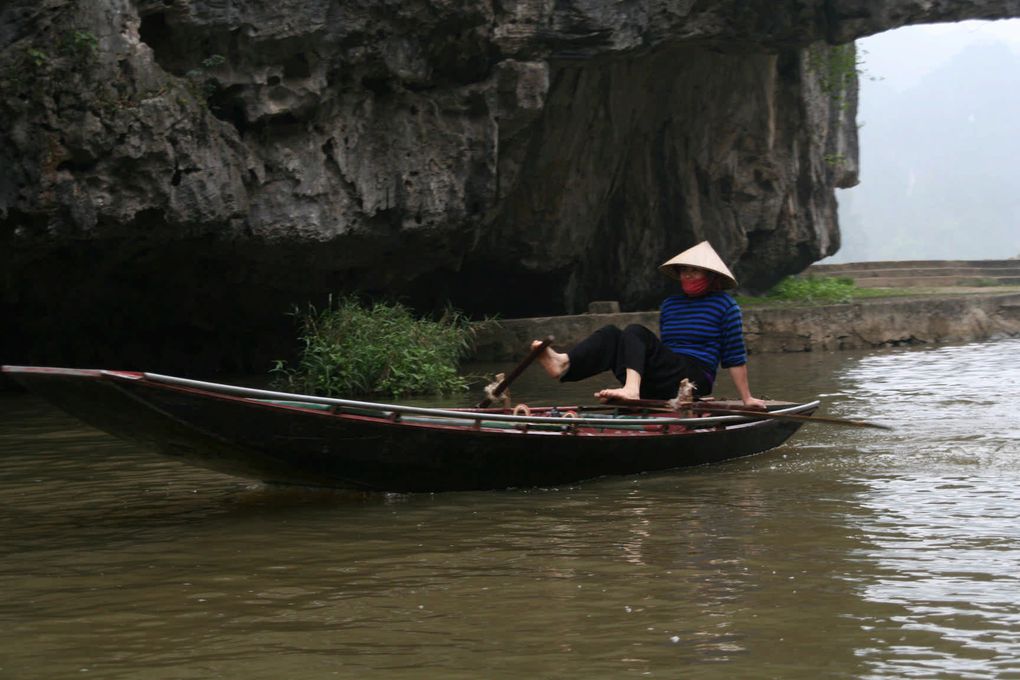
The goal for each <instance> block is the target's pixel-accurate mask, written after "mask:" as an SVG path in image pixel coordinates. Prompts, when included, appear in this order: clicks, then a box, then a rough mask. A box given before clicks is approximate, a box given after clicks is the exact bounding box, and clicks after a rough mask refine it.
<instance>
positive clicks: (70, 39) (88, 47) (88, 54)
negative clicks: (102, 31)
mask: <svg viewBox="0 0 1020 680" xmlns="http://www.w3.org/2000/svg"><path fill="white" fill-rule="evenodd" d="M60 42H61V45H60V50H61V52H63V53H64V54H65V55H67V56H68V57H71V58H72V59H77V60H79V61H80V62H83V63H84V62H88V61H90V60H91V59H92V58H93V57H94V56H95V54H96V50H97V49H98V48H99V39H98V38H97V37H96V36H95V34H93V33H92V32H91V31H79V30H71V31H67V32H66V33H64V34H63V36H62V38H61V41H60Z"/></svg>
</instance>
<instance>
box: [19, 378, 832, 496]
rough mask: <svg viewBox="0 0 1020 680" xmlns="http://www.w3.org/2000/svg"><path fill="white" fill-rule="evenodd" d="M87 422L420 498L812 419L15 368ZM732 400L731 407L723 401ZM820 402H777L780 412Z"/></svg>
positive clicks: (695, 455)
mask: <svg viewBox="0 0 1020 680" xmlns="http://www.w3.org/2000/svg"><path fill="white" fill-rule="evenodd" d="M3 372H4V373H5V374H7V375H8V376H9V377H10V378H12V379H14V380H15V381H17V382H19V383H21V384H22V385H24V386H25V387H27V388H28V389H29V390H31V391H33V392H35V393H37V394H39V395H41V396H42V397H44V398H46V399H47V400H49V401H50V402H52V403H53V404H55V405H56V406H58V407H60V408H61V409H63V410H64V411H66V412H68V413H70V414H71V415H73V416H75V417H77V418H79V419H81V420H83V421H85V422H86V423H88V424H90V425H92V426H94V427H97V428H99V429H101V430H105V431H107V432H109V433H111V434H113V435H116V436H118V437H121V438H123V439H127V440H130V441H133V442H137V443H139V444H142V445H144V446H145V447H147V448H151V449H153V450H155V451H156V452H159V453H162V454H164V455H167V456H169V457H171V458H175V459H177V460H180V461H183V462H186V463H190V464H192V465H197V466H201V467H205V468H210V469H212V470H217V471H219V472H224V473H227V474H231V475H237V476H241V477H247V478H252V479H256V480H261V481H265V482H273V483H282V484H298V485H309V486H321V487H332V488H345V489H359V490H365V491H390V492H415V491H456V490H468V489H500V488H509V487H534V486H538V487H547V486H554V485H560V484H565V483H570V482H576V481H580V480H584V479H590V478H594V477H601V476H605V475H628V474H635V473H640V472H651V471H657V470H667V469H671V468H680V467H686V466H693V465H702V464H706V463H716V462H719V461H723V460H728V459H731V458H738V457H741V456H748V455H751V454H754V453H759V452H762V451H766V450H768V449H771V448H773V447H775V446H778V445H779V444H782V443H783V442H784V441H786V440H787V439H788V438H789V437H790V436H791V435H792V434H793V433H794V432H795V431H796V430H797V428H798V427H800V425H801V423H800V422H797V421H790V420H785V419H781V418H770V419H759V418H753V417H745V416H733V415H725V416H711V417H680V416H679V415H678V414H676V413H672V412H668V411H663V410H650V409H643V410H639V409H635V408H614V407H608V406H588V407H583V406H569V407H543V408H535V409H532V410H531V413H530V415H521V414H518V415H515V414H514V413H512V412H511V411H510V410H508V409H502V408H488V409H471V408H465V409H459V408H425V407H415V406H406V405H398V404H383V403H374V402H366V401H353V400H348V399H332V398H327V397H317V396H309V395H299V394H290V393H285V392H274V391H269V390H259V389H250V388H245V387H238V386H232V385H222V384H217V383H209V382H202V381H198V380H189V379H185V378H176V377H172V376H166V375H159V374H154V373H136V372H126V371H106V370H82V369H66V368H42V367H19V366H4V367H3ZM716 403H720V402H716ZM817 406H818V402H817V401H813V402H810V403H803V404H795V403H789V402H770V404H769V410H770V411H771V412H772V413H773V414H801V415H807V414H810V413H812V412H813V411H814V410H815V409H816V408H817Z"/></svg>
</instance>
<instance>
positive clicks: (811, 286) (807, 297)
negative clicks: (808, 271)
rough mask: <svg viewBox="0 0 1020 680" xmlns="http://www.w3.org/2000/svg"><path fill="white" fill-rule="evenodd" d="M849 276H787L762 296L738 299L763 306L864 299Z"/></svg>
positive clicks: (742, 303) (815, 303)
mask: <svg viewBox="0 0 1020 680" xmlns="http://www.w3.org/2000/svg"><path fill="white" fill-rule="evenodd" d="M863 293H864V291H863V290H862V289H860V288H858V287H857V286H856V285H854V281H853V279H851V278H847V277H829V276H818V277H815V276H788V277H786V278H785V279H783V280H782V281H780V282H779V283H777V284H776V285H775V286H773V287H772V289H771V290H769V291H768V292H767V293H765V295H763V296H761V297H752V298H749V297H744V296H739V297H738V301H739V302H740V304H741V305H761V304H772V303H780V304H807V305H819V304H836V303H843V302H851V301H852V300H853V299H854V298H856V297H862V296H865V297H866V295H864V294H863Z"/></svg>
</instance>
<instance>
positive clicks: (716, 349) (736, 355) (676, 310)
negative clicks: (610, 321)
mask: <svg viewBox="0 0 1020 680" xmlns="http://www.w3.org/2000/svg"><path fill="white" fill-rule="evenodd" d="M659 337H660V338H662V342H663V344H665V345H666V346H667V347H669V348H670V349H671V350H673V351H674V352H676V353H678V354H685V355H687V356H690V357H694V358H695V359H697V360H698V361H700V362H701V363H703V364H704V365H705V366H706V367H708V369H709V370H710V371H711V372H712V375H713V376H714V375H715V371H716V367H718V366H719V365H720V363H721V364H722V367H723V368H731V367H733V366H742V365H744V364H746V363H747V350H746V349H745V348H744V324H743V319H742V318H741V314H740V306H739V305H738V304H737V301H736V300H734V299H733V298H732V297H730V296H729V295H728V294H727V293H723V292H713V293H709V294H707V295H704V296H702V297H695V298H691V297H687V296H686V295H671V296H669V297H668V298H666V299H665V300H663V301H662V307H661V308H660V310H659Z"/></svg>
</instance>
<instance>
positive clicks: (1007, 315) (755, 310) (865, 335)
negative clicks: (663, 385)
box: [474, 289, 1020, 361]
mask: <svg viewBox="0 0 1020 680" xmlns="http://www.w3.org/2000/svg"><path fill="white" fill-rule="evenodd" d="M743 311H744V331H745V336H746V339H747V345H748V350H749V351H750V352H751V353H761V352H810V351H815V350H843V349H866V348H875V347H891V346H898V345H926V344H950V343H959V342H970V341H975V340H988V339H992V338H998V337H1013V336H1020V290H1010V291H1008V292H1006V291H1002V290H1001V289H1000V290H999V291H996V292H987V293H985V292H981V293H976V292H975V293H963V292H954V293H948V294H924V295H910V296H903V297H889V298H868V299H864V300H860V301H857V302H851V303H846V304H833V305H818V306H804V305H802V306H795V305H790V304H783V305H778V304H777V305H773V306H758V305H753V306H747V307H745V308H744V310H743ZM632 323H633V324H642V325H644V326H647V327H649V328H652V329H658V326H659V313H658V311H649V312H629V313H617V314H578V315H573V316H556V317H538V318H528V319H503V320H501V321H500V322H499V323H498V325H493V326H490V327H487V328H483V329H481V330H480V332H479V335H478V343H477V350H476V353H475V356H474V359H475V360H476V361H510V360H514V359H519V358H520V357H522V356H523V355H524V354H525V352H526V350H527V347H528V344H529V343H530V341H531V340H532V339H534V338H541V337H545V336H546V335H553V336H554V337H555V338H556V342H555V345H556V346H557V347H560V348H564V347H571V346H573V345H574V344H575V343H577V342H578V341H579V340H581V339H582V338H584V337H586V336H587V335H588V334H590V333H591V332H592V331H594V330H596V329H598V328H600V327H601V326H603V325H605V324H614V325H617V326H620V327H621V328H622V327H624V326H627V325H628V324H632Z"/></svg>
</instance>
